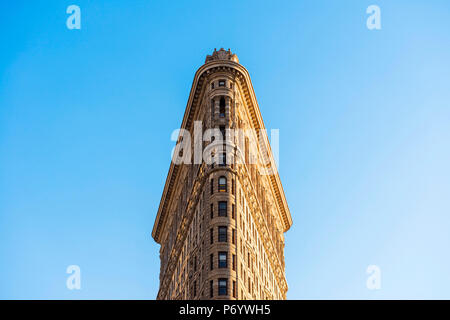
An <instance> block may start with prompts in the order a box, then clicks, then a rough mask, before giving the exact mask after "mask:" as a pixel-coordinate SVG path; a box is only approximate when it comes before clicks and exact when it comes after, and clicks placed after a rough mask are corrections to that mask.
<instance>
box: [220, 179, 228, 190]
mask: <svg viewBox="0 0 450 320" xmlns="http://www.w3.org/2000/svg"><path fill="white" fill-rule="evenodd" d="M219 192H227V178H225V177H220V178H219Z"/></svg>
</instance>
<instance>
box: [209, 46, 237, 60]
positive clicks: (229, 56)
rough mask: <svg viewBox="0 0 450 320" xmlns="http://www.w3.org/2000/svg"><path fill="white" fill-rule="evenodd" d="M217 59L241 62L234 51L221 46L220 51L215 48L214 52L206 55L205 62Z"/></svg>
mask: <svg viewBox="0 0 450 320" xmlns="http://www.w3.org/2000/svg"><path fill="white" fill-rule="evenodd" d="M215 60H230V61H234V62H237V63H239V59H238V57H237V55H235V54H234V53H232V52H231V50H230V49H228V51H225V49H224V48H220V50H219V51H217V50H216V49H215V48H214V52H213V54H212V55H207V56H206V60H205V63H208V62H211V61H215Z"/></svg>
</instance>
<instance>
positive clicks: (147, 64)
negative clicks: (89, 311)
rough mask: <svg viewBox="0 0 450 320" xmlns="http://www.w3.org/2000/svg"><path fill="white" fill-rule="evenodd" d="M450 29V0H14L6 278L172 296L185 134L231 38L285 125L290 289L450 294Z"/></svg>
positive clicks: (7, 286)
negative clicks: (166, 243) (168, 243)
mask: <svg viewBox="0 0 450 320" xmlns="http://www.w3.org/2000/svg"><path fill="white" fill-rule="evenodd" d="M71 4H76V5H78V6H79V7H80V8H81V29H80V30H69V29H68V28H67V27H66V19H67V17H68V16H69V14H67V13H66V8H67V7H68V6H69V5H71ZM371 4H376V5H378V6H379V7H380V8H381V26H382V28H381V30H368V28H367V27H366V19H367V18H368V16H369V15H368V14H366V8H367V7H368V6H369V5H371ZM449 31H450V3H449V2H448V1H446V0H441V1H439V0H433V1H425V0H423V1H417V0H403V1H401V0H396V1H382V0H373V1H365V0H353V1H350V0H345V1H331V0H329V1H323V0H315V1H312V0H311V1H301V0H297V1H261V0H259V1H233V0H228V1H211V0H210V1H118V0H96V1H92V0H90V1H88V0H74V2H72V1H61V0H59V1H45V2H41V1H1V4H0V39H1V50H0V298H3V299H10V298H19V299H22V298H24V299H107V298H113V299H119V298H120V299H122V298H124V299H127V298H130V299H153V298H155V297H156V293H157V290H158V284H159V283H158V281H159V280H158V279H159V245H157V244H156V243H155V242H154V241H153V239H152V238H151V230H152V227H153V222H154V219H155V216H156V212H157V208H158V205H159V200H160V197H161V194H162V191H163V187H164V182H165V179H166V175H167V172H168V168H169V164H170V152H171V149H172V147H173V145H174V142H172V141H170V134H171V133H172V131H173V130H174V129H176V128H177V127H179V125H180V124H181V120H182V116H183V113H184V109H185V107H186V103H187V99H188V95H189V91H190V86H191V84H192V80H193V77H194V73H195V71H196V69H197V68H198V67H200V66H201V65H202V64H203V63H204V59H205V56H206V55H207V54H210V53H211V52H212V51H213V50H214V48H218V49H219V48H220V47H224V48H225V49H228V48H231V50H232V51H233V52H235V53H236V54H237V55H238V57H239V59H240V62H241V63H242V64H243V65H244V66H245V67H246V68H247V69H248V70H249V72H250V75H251V77H252V81H253V85H254V88H255V92H256V96H257V99H258V103H259V106H260V108H261V113H262V115H263V119H264V121H265V124H266V127H267V128H268V129H279V130H280V176H281V181H282V183H283V186H284V190H285V193H286V197H287V200H288V204H289V207H290V210H291V214H292V217H293V221H294V224H293V226H292V228H291V229H290V230H289V231H288V232H287V233H286V248H285V250H286V253H285V256H286V274H287V280H288V284H289V291H288V298H289V299H304V298H306V299H312V298H323V299H334V298H342V299H347V298H356V299H360V298H361V299H366V298H367V299H390V298H395V299H399V298H447V299H450V274H449V271H450V203H449V202H450V169H449V162H450V128H449V126H450V88H449V87H450V85H449V79H450V34H449ZM69 265H78V266H80V268H81V290H68V289H67V288H66V279H67V277H68V274H66V268H67V266H69ZM369 265H377V266H379V268H380V270H381V289H379V290H369V289H368V288H367V287H366V280H367V278H368V274H367V273H366V269H367V267H368V266H369Z"/></svg>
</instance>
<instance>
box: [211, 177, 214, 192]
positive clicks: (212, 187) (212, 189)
mask: <svg viewBox="0 0 450 320" xmlns="http://www.w3.org/2000/svg"><path fill="white" fill-rule="evenodd" d="M213 193H214V179H211V194H213Z"/></svg>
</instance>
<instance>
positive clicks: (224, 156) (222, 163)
mask: <svg viewBox="0 0 450 320" xmlns="http://www.w3.org/2000/svg"><path fill="white" fill-rule="evenodd" d="M226 165H227V154H226V152H225V151H223V152H222V153H221V154H220V163H219V166H221V167H224V166H226Z"/></svg>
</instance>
